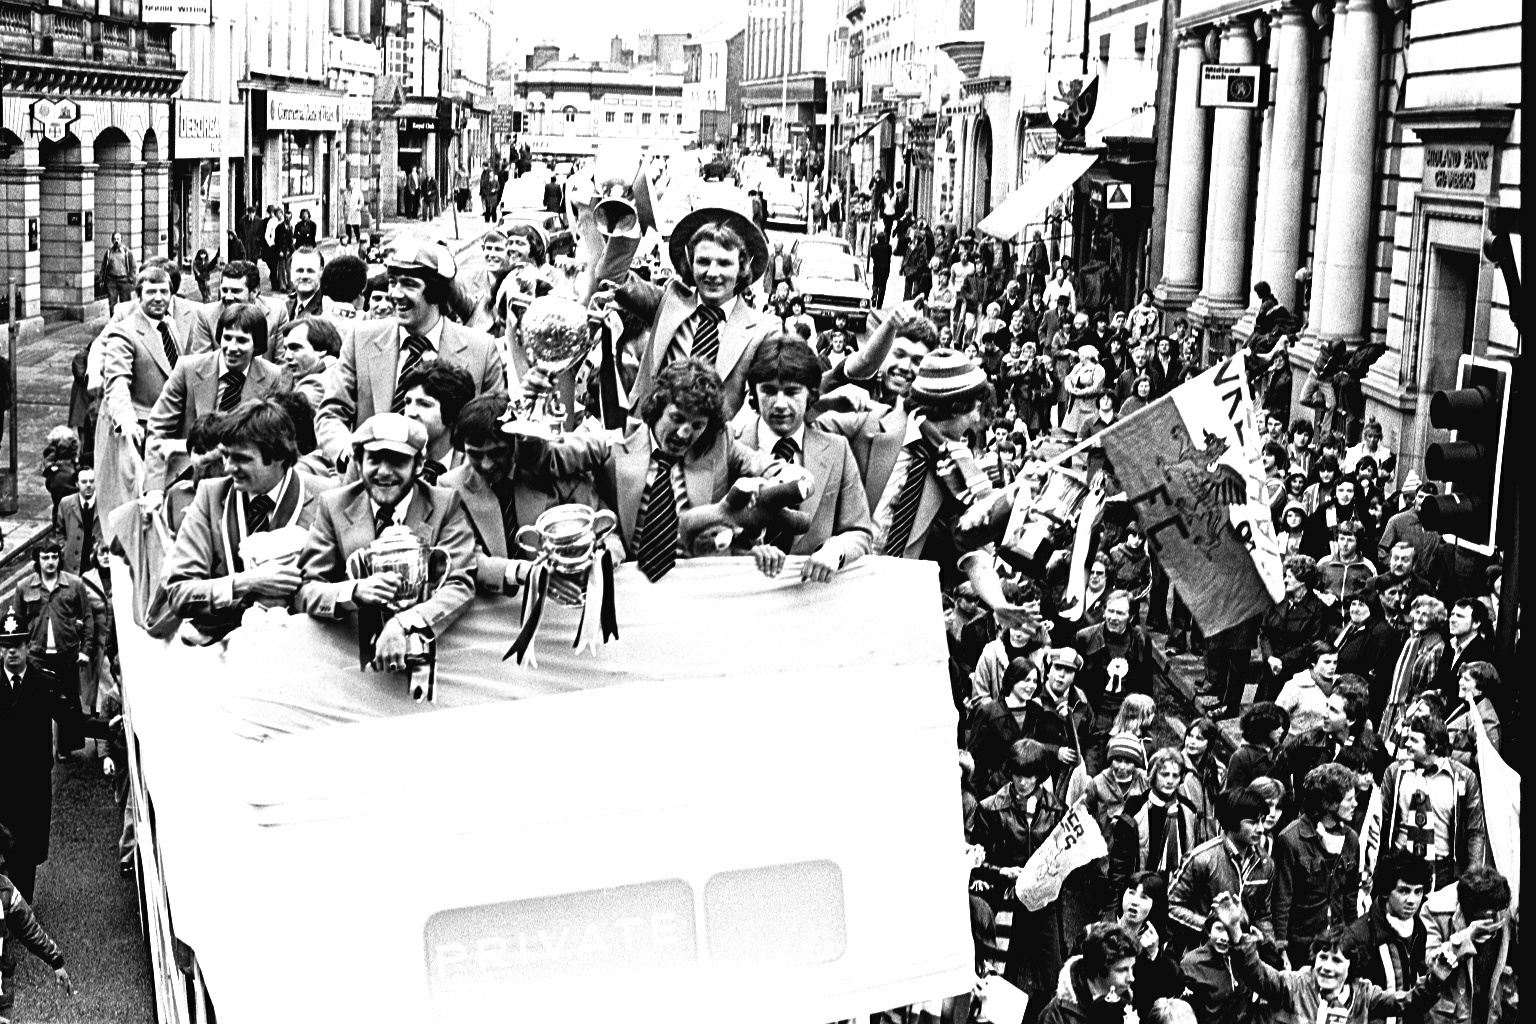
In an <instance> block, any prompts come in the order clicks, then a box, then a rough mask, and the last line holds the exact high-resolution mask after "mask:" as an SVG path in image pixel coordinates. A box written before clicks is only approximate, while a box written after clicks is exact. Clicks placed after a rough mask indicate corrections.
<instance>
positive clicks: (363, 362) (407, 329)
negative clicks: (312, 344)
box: [315, 237, 507, 471]
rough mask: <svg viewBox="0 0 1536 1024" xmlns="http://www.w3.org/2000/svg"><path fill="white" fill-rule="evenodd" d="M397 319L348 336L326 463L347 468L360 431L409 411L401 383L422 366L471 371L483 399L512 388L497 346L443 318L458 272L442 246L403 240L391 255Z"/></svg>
mask: <svg viewBox="0 0 1536 1024" xmlns="http://www.w3.org/2000/svg"><path fill="white" fill-rule="evenodd" d="M385 268H386V269H387V270H388V272H389V300H390V302H391V304H392V305H393V306H394V310H395V315H394V317H393V318H392V319H389V320H364V321H357V322H356V323H355V325H354V326H353V328H352V329H351V330H350V331H345V332H343V338H342V345H341V356H340V358H339V359H337V360H336V365H335V366H333V367H332V368H331V370H330V372H329V373H328V374H327V375H326V381H325V396H324V397H323V398H322V399H321V400H320V410H319V412H318V413H317V414H316V416H315V434H316V436H317V437H318V438H319V440H320V448H321V450H322V451H323V452H324V453H325V456H326V458H328V459H331V460H333V461H335V462H336V463H337V469H338V471H340V470H341V469H342V463H343V462H344V461H345V457H346V456H347V455H348V453H349V452H350V449H351V445H350V441H351V437H352V432H353V429H354V428H355V427H356V426H358V425H360V424H362V423H365V422H367V420H368V419H369V418H371V417H372V416H374V415H375V414H378V413H385V412H397V413H399V412H403V411H404V409H405V391H404V390H402V389H401V387H400V381H401V379H402V378H404V376H405V375H406V374H407V373H409V372H410V371H411V370H412V369H414V368H415V367H416V366H417V365H418V364H419V363H422V362H429V361H431V360H434V359H444V360H448V361H450V362H453V363H456V364H457V365H459V366H461V367H463V368H464V369H465V370H468V371H469V375H470V377H472V378H473V379H474V382H475V393H476V394H478V395H483V394H485V393H486V392H488V391H500V390H504V389H505V388H506V386H507V374H506V370H505V368H504V366H503V364H502V360H501V354H500V352H499V351H498V350H497V347H496V341H495V339H493V338H492V337H491V336H490V335H488V334H486V333H484V332H483V331H475V330H471V329H469V328H468V327H463V326H461V325H459V324H456V323H452V322H451V321H449V320H448V319H447V318H446V317H444V315H443V310H444V309H445V308H447V303H448V302H449V300H450V298H451V297H452V286H453V280H454V277H455V276H456V274H457V264H456V263H455V262H454V258H453V253H452V252H450V251H449V249H448V247H447V245H445V244H443V243H442V242H427V241H423V240H420V239H415V238H409V237H407V238H404V239H401V240H399V241H398V242H397V243H396V245H395V249H394V250H393V251H392V252H391V253H390V254H389V255H388V256H387V257H386V259H385Z"/></svg>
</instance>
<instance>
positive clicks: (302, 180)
mask: <svg viewBox="0 0 1536 1024" xmlns="http://www.w3.org/2000/svg"><path fill="white" fill-rule="evenodd" d="M344 99H345V97H343V96H341V95H338V94H335V93H299V92H277V91H269V92H268V93H267V94H266V103H265V107H264V111H265V114H266V118H265V124H264V125H263V132H262V134H261V138H262V142H261V144H260V153H261V164H262V166H261V174H260V177H259V179H258V180H259V183H260V185H259V187H260V189H261V191H260V195H259V197H258V201H259V202H260V204H261V206H262V207H263V208H265V207H266V206H270V205H280V206H282V207H284V208H285V209H287V210H288V211H289V213H290V214H291V215H292V216H293V219H294V222H295V223H297V222H298V221H299V220H300V219H301V214H302V213H303V212H304V211H308V213H309V216H310V217H311V218H313V219H314V220H315V222H316V224H317V225H318V228H317V231H318V234H319V236H320V237H325V236H328V235H336V234H339V233H340V232H339V230H338V226H337V224H338V218H337V212H338V205H337V193H338V191H339V187H338V184H337V175H336V158H337V156H336V153H335V149H336V137H337V132H339V131H340V130H341V127H342V102H343V100H344ZM255 134H256V133H255V131H254V129H253V131H252V135H253V136H254V135H255Z"/></svg>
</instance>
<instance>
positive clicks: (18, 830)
mask: <svg viewBox="0 0 1536 1024" xmlns="http://www.w3.org/2000/svg"><path fill="white" fill-rule="evenodd" d="M28 639H29V636H28V633H27V630H26V628H25V627H24V626H23V625H22V622H21V620H20V619H19V618H18V617H17V615H16V612H15V609H9V610H7V611H6V614H5V618H4V620H3V621H0V779H4V780H5V785H3V786H0V825H4V826H5V827H6V828H7V829H9V830H10V832H11V836H12V838H13V845H12V846H11V849H10V852H8V853H7V854H6V855H5V873H6V875H7V876H9V878H10V880H11V881H12V882H13V883H14V884H15V886H16V889H17V891H18V892H20V893H21V896H22V899H25V900H26V901H27V902H29V903H30V902H31V901H32V893H33V889H34V887H35V885H36V883H37V866H38V865H39V864H41V863H43V862H44V861H46V860H47V859H48V833H49V827H50V825H51V823H52V821H53V727H52V718H53V715H54V708H55V705H54V703H53V695H52V691H51V686H50V680H49V678H48V676H47V675H46V674H45V673H44V672H43V671H42V669H41V668H40V667H38V666H35V665H33V664H31V662H30V658H29V656H28V654H27V641H28Z"/></svg>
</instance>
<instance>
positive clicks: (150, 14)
mask: <svg viewBox="0 0 1536 1024" xmlns="http://www.w3.org/2000/svg"><path fill="white" fill-rule="evenodd" d="M139 16H140V17H141V18H143V19H144V24H146V25H212V24H213V0H143V3H142V5H141V6H140V8H139Z"/></svg>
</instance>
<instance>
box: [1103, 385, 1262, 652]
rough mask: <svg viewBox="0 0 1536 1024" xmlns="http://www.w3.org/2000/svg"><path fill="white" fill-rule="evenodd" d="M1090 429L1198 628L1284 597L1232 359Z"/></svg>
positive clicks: (1210, 628) (1244, 615) (1209, 628)
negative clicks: (1098, 431)
mask: <svg viewBox="0 0 1536 1024" xmlns="http://www.w3.org/2000/svg"><path fill="white" fill-rule="evenodd" d="M1099 437H1100V438H1101V439H1102V440H1103V443H1104V449H1105V452H1106V453H1107V454H1108V456H1109V461H1110V464H1111V465H1112V466H1113V467H1114V472H1115V478H1116V479H1117V480H1118V481H1119V483H1120V485H1121V487H1122V488H1123V489H1124V491H1125V494H1126V497H1127V499H1128V500H1129V501H1130V502H1131V504H1132V505H1133V506H1134V507H1135V509H1136V517H1137V519H1138V520H1140V522H1141V525H1142V527H1143V529H1144V530H1145V531H1146V536H1147V543H1148V545H1149V546H1150V548H1151V550H1152V552H1153V553H1154V554H1155V555H1156V556H1157V559H1158V561H1159V562H1160V563H1161V564H1162V566H1163V569H1164V570H1165V571H1166V572H1167V573H1168V576H1169V578H1170V579H1171V580H1173V582H1174V585H1175V586H1177V587H1178V591H1179V596H1180V597H1182V598H1183V599H1184V603H1185V604H1186V605H1188V606H1189V610H1190V613H1191V614H1192V615H1193V616H1194V617H1195V621H1196V622H1198V623H1199V624H1200V628H1201V630H1202V631H1204V633H1205V634H1206V635H1207V636H1209V635H1211V634H1212V633H1219V632H1220V631H1222V630H1224V629H1229V628H1231V627H1232V626H1235V625H1237V624H1238V623H1240V622H1243V621H1245V620H1246V619H1249V618H1251V617H1252V616H1254V615H1257V614H1261V613H1263V612H1265V611H1268V610H1269V608H1270V607H1271V606H1272V605H1273V604H1274V603H1275V602H1276V601H1278V600H1280V599H1281V597H1283V596H1284V593H1285V589H1284V583H1283V579H1284V577H1283V572H1282V569H1281V553H1280V544H1279V542H1278V540H1277V538H1276V537H1275V533H1274V526H1273V523H1272V522H1271V520H1270V510H1269V506H1268V505H1266V504H1265V503H1264V499H1263V487H1264V470H1263V465H1262V462H1261V460H1260V457H1259V456H1260V448H1261V445H1262V440H1261V438H1260V436H1259V432H1258V426H1257V423H1256V420H1255V416H1254V408H1253V396H1252V394H1251V393H1250V391H1249V389H1248V380H1247V377H1246V376H1245V375H1244V373H1243V369H1242V363H1241V360H1239V359H1237V358H1232V359H1227V360H1225V361H1223V362H1222V363H1220V364H1219V365H1217V366H1215V367H1213V368H1212V369H1210V370H1207V371H1206V372H1205V373H1202V374H1201V375H1200V376H1198V377H1196V378H1194V379H1193V380H1190V381H1187V382H1185V383H1184V384H1181V385H1179V386H1178V387H1177V388H1175V389H1174V390H1173V391H1172V392H1170V393H1169V394H1167V395H1165V396H1164V397H1162V398H1160V399H1158V400H1157V401H1156V402H1153V403H1152V404H1151V405H1149V406H1147V407H1146V408H1145V409H1142V410H1140V411H1138V412H1136V413H1134V414H1132V415H1130V416H1127V417H1126V418H1125V419H1123V420H1120V421H1118V422H1116V423H1114V424H1111V425H1110V426H1109V427H1108V428H1106V429H1105V430H1104V432H1103V433H1101V434H1100V435H1099Z"/></svg>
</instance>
